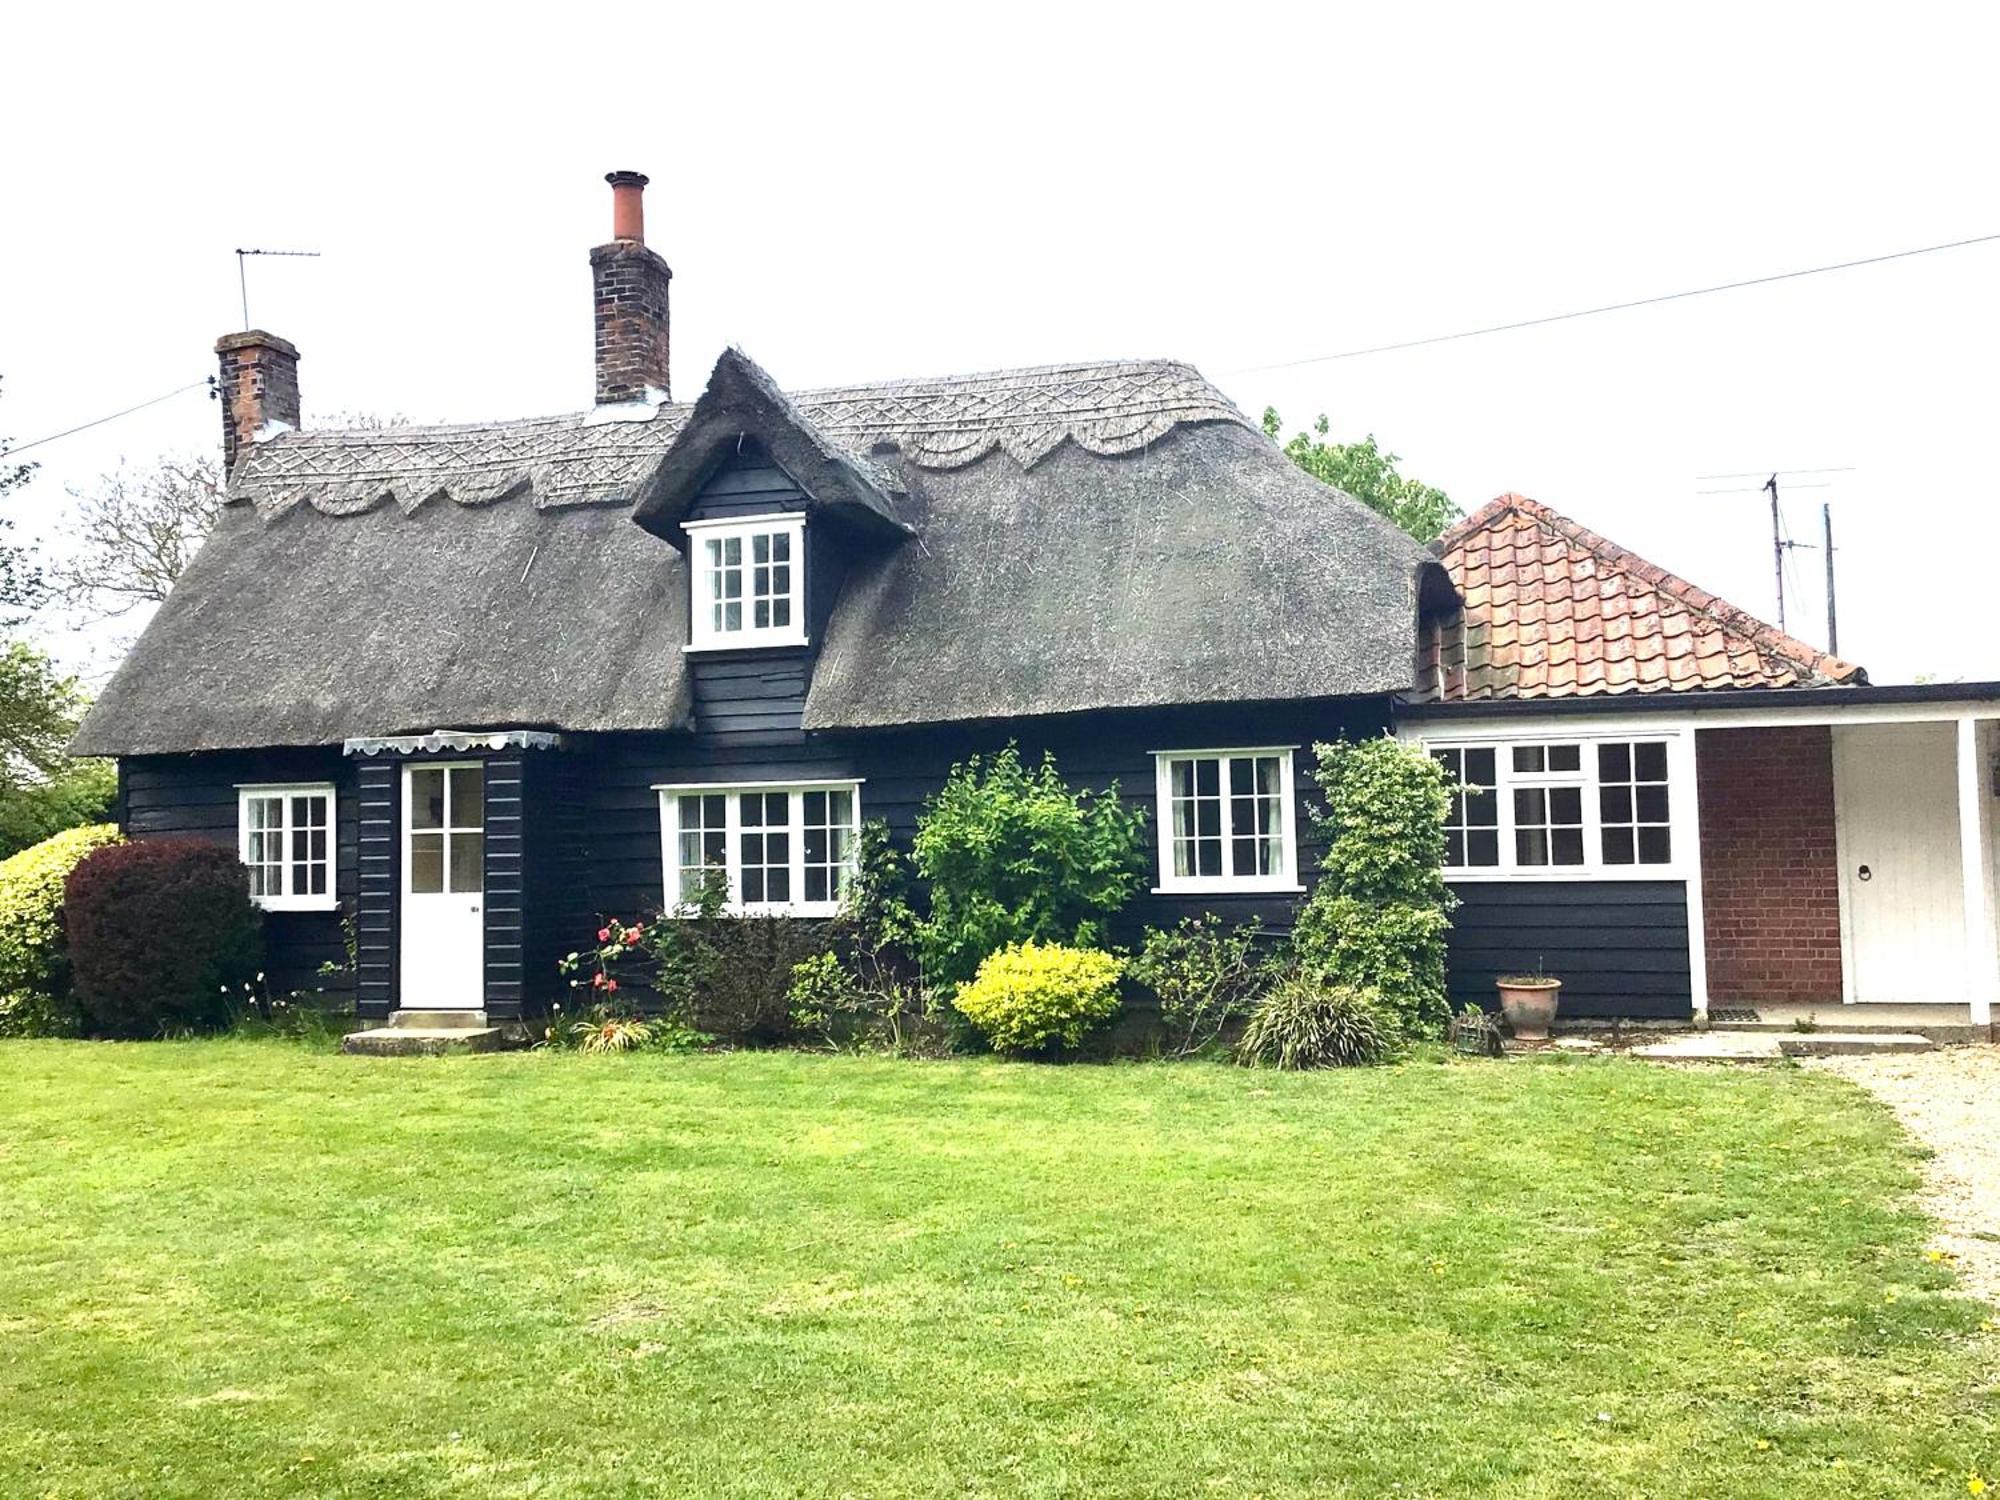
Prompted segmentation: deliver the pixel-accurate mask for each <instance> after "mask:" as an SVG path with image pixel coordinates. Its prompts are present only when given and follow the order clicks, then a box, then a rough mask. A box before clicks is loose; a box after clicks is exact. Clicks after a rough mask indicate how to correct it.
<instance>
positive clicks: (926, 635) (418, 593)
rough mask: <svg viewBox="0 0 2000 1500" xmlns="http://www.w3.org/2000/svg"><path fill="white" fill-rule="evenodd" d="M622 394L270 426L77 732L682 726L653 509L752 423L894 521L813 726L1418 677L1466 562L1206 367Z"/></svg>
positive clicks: (109, 738)
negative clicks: (696, 397) (404, 423)
mask: <svg viewBox="0 0 2000 1500" xmlns="http://www.w3.org/2000/svg"><path fill="white" fill-rule="evenodd" d="M711 397H712V398H713V399H711ZM606 415H607V414H606V413H593V414H585V415H581V416H572V417H558V418H545V419H535V420H529V421H519V422H502V423H493V424H487V425H483V426H471V427H438V428H409V427H403V428H384V429H376V430H369V431H360V432H311V431H306V432H298V433H291V434H286V435H283V436H280V437H277V438H273V439H271V440H268V441H266V442H264V443H260V444H258V445H257V446H256V447H254V448H252V449H250V450H248V451H247V452H246V454H245V455H244V456H243V458H242V459H241V460H240V461H239V463H238V465H237V468H236V471H235V473H234V474H233V475H232V477H231V482H230V489H229V495H228V504H227V505H226V506H225V509H224V515H223V518H222V521H221V523H220V524H219V525H218V527H217V529H216V531H215V533H214V535H213V536H212V537H211V538H210V539H209V541H208V543H207V544H206V545H205V546H204V547H203V548H202V550H201V552H200V553H199V554H198V555H197V557H196V558H195V560H194V562H193V563H192V564H191V565H190V567H189V568H188V571H187V573H186V574H185V575H184V576H183V578H182V579H181V581H180V583H179V585H178V586H177V587H176V588H175V590H174V592H173V595H172V597H171V598H170V599H169V600H168V601H167V603H166V604H165V605H164V606H162V607H161V609H160V611H159V613H158V615H157V616H156V617H155V619H154V621H153V623H152V624H151V625H150V626H149V627H148V629H147V631H146V633H145V634H144V636H143V637H142V638H141V639H140V641H139V643H138V645H137V646H136V647H135V648H134V649H133V651H132V654H131V655H130V656H129V657H128V658H127V660H126V661H125V663H124V665H123V666H122V667H121V668H120V670H119V672H118V674H117V675H116V676H115V677H114V678H113V680H112V682H111V684H110V685H109V686H108V687H107V688H106V690H105V692H104V694H103V696H102V697H101V698H100V699H99V700H98V703H97V706H96V707H95V708H94V709H93V710H92V712H91V714H90V716H89V717H88V718H87V719H86V721H85V723H84V726H83V728H82V730H81V731H80V732H79V733H78V735H77V739H76V744H75V749H76V751H77V752H78V753H80V754H99V755H120V754H144V753H154V752H173V751H191V750H204V749H222V748H243V747H255V746H263V745H280V744H291V745H296V744H330V743H336V742H339V741H342V740H345V739H348V738H352V737H357V736H369V735H389V734H402V733H420V732H423V731H427V730H430V729H435V728H455V729H458V728H483V727H488V726H495V725H504V726H509V727H515V726H519V727H529V726H545V727H549V728H554V729H563V730H574V731H586V732H587V731H601V730H638V729H684V728H686V727H688V724H689V691H688V683H687V675H686V658H685V656H684V654H683V652H682V651H681V646H682V644H683V643H684V641H685V639H686V630H687V621H686V615H687V603H686V591H687V585H686V573H685V565H684V561H683V558H682V555H681V553H680V551H679V550H678V549H677V548H676V547H675V546H674V545H673V544H671V543H669V542H668V541H665V540H662V539H661V538H660V537H658V536H655V535H650V534H649V533H648V532H647V530H645V529H642V527H641V526H640V525H637V524H634V511H635V508H636V509H637V510H638V511H640V512H642V513H643V514H644V516H645V518H646V519H648V520H649V521H650V522H651V524H653V525H654V526H655V527H657V528H661V529H662V530H663V531H664V532H665V533H666V534H668V535H672V534H674V533H675V530H676V527H675V524H674V523H675V522H676V521H677V519H678V517H679V516H680V515H682V514H684V513H685V507H686V504H687V500H688V496H689V494H690V492H691V488H692V487H693V486H694V485H696V484H698V483H699V481H700V479H701V477H702V475H703V473H704V471H705V469H706V468H707V467H709V466H711V465H712V463H713V461H714V459H715V457H716V456H717V454H718V453H719V451H720V449H719V445H720V444H721V443H722V442H723V441H724V439H725V437H727V438H729V439H731V440H733V438H734V437H735V436H736V435H739V434H737V433H732V432H731V431H730V429H731V428H732V427H735V428H738V429H740V435H745V436H750V435H754V436H756V437H758V439H759V440H760V441H761V442H763V443H764V444H765V446H766V447H767V449H769V450H770V451H771V452H772V453H773V455H774V456H776V457H777V458H779V460H780V461H781V462H782V463H783V464H784V465H785V466H786V467H787V469H788V472H792V474H793V477H794V479H796V480H799V481H801V484H802V488H805V489H806V490H807V492H808V493H809V494H812V495H813V496H814V499H815V502H816V503H820V504H823V505H825V506H826V507H828V509H829V510H830V512H831V513H834V514H838V515H840V516H841V517H842V518H843V520H844V521H845V522H848V523H850V524H853V525H855V526H857V527H859V528H860V530H861V531H863V532H865V533H866V538H865V540H866V545H864V546H861V547H859V548H858V549H857V552H856V554H855V558H854V563H853V567H852V569H851V571H850V574H849V578H848V581H847V583H846V585H845V587H844V588H843V590H842V593H841V596H840V598H839V600H838V602H837V604H836V607H835V610H834V614H833V618H832V620H831V622H830V625H829V627H828V629H827V632H826V635H825V638H824V640H823V642H822V643H821V647H820V660H819V663H818V666H817V668H816V671H815V674H814V680H813V686H812V691H811V697H810V700H809V702H808V704H807V723H808V726H809V727H814V728H822V729H836V728H843V727H861V726H866V725H878V724H899V723H915V722H941V721H947V720H959V719H991V718H1008V717H1014V716H1017V715H1024V714H1034V713H1054V712H1069V711H1079V710H1086V709H1093V708H1107V707H1133V706H1142V705H1150V704H1159V703H1171V702H1219V701H1261V700H1276V699H1287V698H1298V697H1318V696H1339V695H1345V694H1363V693H1367V694H1372V693H1386V692H1392V691H1396V690H1399V689H1402V688H1406V687H1408V686H1409V685H1410V682H1411V679H1412V675H1413V672H1412V669H1413V652H1414V645H1415V622H1416V616H1417V595H1418V591H1419V588H1420V586H1422V587H1425V588H1429V589H1433V590H1435V589H1437V588H1440V587H1442V586H1443V584H1442V573H1441V571H1440V570H1439V569H1438V567H1437V564H1436V563H1435V561H1434V560H1433V559H1431V558H1429V556H1428V555H1427V554H1426V553H1425V552H1424V551H1423V550H1422V549H1420V548H1419V547H1417V545H1416V544H1415V543H1414V542H1411V541H1410V540H1408V539H1407V538H1406V537H1404V536H1403V535H1402V533H1401V532H1399V531H1397V530H1396V529H1395V528H1394V527H1392V526H1390V525H1389V524H1388V523H1387V522H1386V521H1383V520H1381V519H1380V518H1379V517H1377V516H1375V515H1374V514H1373V513H1372V512H1370V511H1368V510H1367V509H1366V508H1365V507H1363V506H1362V505H1360V504H1359V503H1357V502H1355V501H1353V500H1350V499H1348V498H1347V497H1345V496H1342V495H1340V494H1338V493H1337V492H1335V491H1332V490H1329V489H1327V488H1326V487H1324V486H1322V485H1320V484H1318V483H1317V482H1316V481H1313V480H1311V479H1309V478H1307V477H1306V476H1305V475H1303V474H1302V473H1300V472H1299V471H1298V470H1297V469H1296V468H1295V467H1294V466H1293V465H1291V464H1290V462H1289V461H1287V460H1286V459H1285V458H1284V457H1283V456H1282V455H1281V454H1280V453H1279V452H1278V451H1277V450H1276V449H1275V448H1274V447H1273V446H1272V445H1271V444H1270V443H1269V442H1268V441H1267V440H1266V439H1265V438H1264V437H1263V435H1262V434H1261V433H1258V432H1256V431H1254V430H1253V429H1252V428H1251V427H1250V426H1249V424H1248V423H1246V422H1245V421H1244V419H1243V417H1242V415H1241V413H1239V412H1238V411H1237V410H1236V409H1235V407H1234V406H1232V405H1231V404H1230V403H1229V401H1228V400H1227V398H1225V397H1224V396H1222V395H1221V394H1220V393H1219V392H1218V391H1216V390H1215V389H1214V388H1213V387H1212V386H1210V385H1209V384H1208V383H1207V382H1206V381H1204V380H1203V379H1202V378H1201V376H1200V375H1199V374H1197V373H1196V372H1195V371H1194V370H1192V369H1191V368H1189V367H1188V366H1186V365H1181V364H1175V363H1170V362H1165V361H1140V362H1125V363H1116V364H1098V365H1067V366H1049V367H1045V368H1041V369H1034V370H1015V371H1005V372H1000V373H997V374H992V375H979V376H957V377H951V378H948V379H943V380H931V381H900V382H892V383H887V384H881V385H870V386H856V387H846V388H842V389H838V390H829V391H812V392H802V393H797V394H794V395H791V396H789V397H787V396H786V395H784V394H783V393H781V392H779V391H778V390H777V388H776V386H775V385H773V384H771V383H770V381H769V378H768V377H767V376H765V375H764V374H763V372H762V371H760V370H758V369H757V367H756V366H755V365H753V364H751V363H750V362H749V361H748V360H747V359H744V358H742V357H741V356H740V355H734V354H731V355H728V356H725V357H724V360H723V361H722V363H721V364H720V365H719V366H718V368H717V373H716V378H715V380H714V381H713V382H712V384H711V392H710V395H709V396H705V397H704V398H703V401H702V402H698V403H696V404H695V405H694V406H693V407H688V406H671V405H670V406H663V407H660V408H659V409H658V410H657V411H656V412H654V413H652V414H650V416H648V415H647V414H646V413H644V412H641V413H640V414H639V415H640V416H641V417H642V420H636V421H634V420H606V419H605V417H606ZM625 415H629V414H625ZM683 437H685V439H686V441H685V442H682V441H681V440H682V439H683ZM799 469H803V470H805V471H806V472H805V473H800V472H798V470H799ZM912 533H913V534H912Z"/></svg>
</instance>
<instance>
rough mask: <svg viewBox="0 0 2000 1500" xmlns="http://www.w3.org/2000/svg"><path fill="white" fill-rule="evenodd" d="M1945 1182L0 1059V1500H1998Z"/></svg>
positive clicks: (1788, 1162)
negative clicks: (1942, 1243) (1206, 1499)
mask: <svg viewBox="0 0 2000 1500" xmlns="http://www.w3.org/2000/svg"><path fill="white" fill-rule="evenodd" d="M1912 1162H1913V1158H1912V1155H1911V1151H1910V1148H1909V1147H1908V1146H1907V1145H1906V1144H1905V1143H1904V1141H1903V1140H1902V1138H1901V1137H1900V1136H1899V1134H1898V1132H1897V1130H1896V1128H1895V1126H1894V1125H1893V1123H1892V1122H1891V1121H1890V1119H1889V1118H1888V1117H1887V1116H1886V1115H1885V1114H1884V1113H1883V1112H1882V1111H1880V1110H1879V1109H1878V1108H1876V1107H1875V1106H1874V1105H1872V1104H1871V1103H1870V1102H1868V1101H1867V1100H1866V1099H1865V1098H1864V1097H1863V1096H1862V1095H1860V1094H1859V1093H1857V1092H1855V1091H1853V1090H1851V1089H1849V1088H1847V1087H1845V1086H1844V1085H1841V1084H1840V1083H1838V1082H1836V1081H1834V1080H1832V1079H1829V1078H1825V1077H1821V1076H1817V1075H1808V1074H1803V1073H1797V1072H1789V1071H1788V1072H1747V1071H1746V1072H1728V1073H1722V1072H1717V1073H1690V1072H1675V1071H1668V1070H1665V1069H1654V1068H1647V1067H1645V1066H1643V1065H1640V1064H1636V1063H1629V1062H1593V1063H1577V1064H1565V1063H1564V1062H1562V1061H1560V1060H1551V1061H1548V1062H1544V1063H1519V1062H1516V1063H1507V1064H1494V1063H1472V1062H1467V1063H1458V1064H1450V1065H1441V1064H1438V1063H1435V1062H1430V1063H1413V1064H1410V1065H1407V1066H1403V1067H1398V1068H1391V1069H1381V1070H1374V1071H1368V1072H1359V1073H1344V1074H1322V1075H1307V1076H1278V1075H1272V1074H1256V1073H1246V1072H1242V1071H1239V1070H1234V1069H1230V1068H1225V1067H1220V1066H1205V1065H1179V1066H1146V1067H1141V1066H1127V1067H1116V1068H1102V1067H1072V1068H1047V1067H1032V1066H1010V1065H1004V1064H999V1063H990V1062H976V1061H967V1062H957V1063H913V1062H895V1061H886V1060H869V1059H850V1058H824V1057H808V1056H798V1055H783V1054H777V1055H742V1056H698V1057H685V1058H681V1057H637V1058H608V1059H591V1058H584V1057H578V1056H574V1055H543V1054H516V1055H509V1056H499V1057H467V1058H453V1059H445V1060H409V1061H387V1060H361V1059H344V1058H339V1057H334V1056H329V1055H322V1054H316V1053H310V1052H307V1051H304V1050H302V1049H299V1048H296V1047H292V1046H288V1045H286V1044H283V1043H277V1042H248V1041H227V1040H225V1041H209V1042H190V1043H154V1044H147V1045H130V1046H112V1045H91V1044H78V1043H7V1044H0V1496H6V1497H9V1500H13V1497H27V1496H39V1495H61V1496H110V1495H119V1496H140V1495H143V1496H168V1495H187V1496H202V1497H231V1500H234V1497H243V1496H258V1495H281V1494H282V1495H292V1494H298V1495H395V1496H406V1495H418V1496H429V1495H466V1496H486V1495H521V1496H538V1497H549V1496H564V1497H568V1496H577V1497H582V1496H590V1497H600V1496H621V1495H650V1494H698V1495H732V1496H736V1495H740V1496H760V1497H761V1496H777V1495H791V1494H800V1495H815V1496H845V1495H963V1496H976V1495H1076V1496H1085V1495H1088V1496H1102V1495H1145V1496H1159V1495H1200V1496H1254V1495H1265V1496H1280V1495H1315V1496H1320V1495H1357V1496H1360V1495H1366V1496H1381V1495H1387V1494H1391V1493H1395V1494H1400V1495H1406V1496H1419V1495H1440V1496H1445V1495H1465V1494H1476V1495H1507V1496H1560V1497H1563V1500H1583V1497H1593V1496H1597V1495H1658V1496H1675V1497H1683V1496H1697V1495H1699V1496H1724V1495H1769V1496H1797V1495H1802V1494H1808V1493H1811V1494H1829V1495H1869V1496H1874V1495H1939V1496H1941V1495H1964V1494H1965V1493H1966V1477H1967V1473H1968V1471H1970V1470H1972V1469H1974V1468H1979V1469H1981V1470H1982V1472H1985V1473H1987V1474H1991V1473H1992V1471H1993V1468H1994V1467H1995V1466H2000V1435H1996V1420H2000V1419H1996V1409H1997V1408H2000V1402H1996V1395H1995V1391H1994V1389H1993V1388H1992V1386H1991V1385H1990V1384H1983V1383H1982V1378H1981V1370H1982V1368H1984V1369H1987V1370H1991V1369H1992V1368H1993V1367H1994V1364H1995V1361H1996V1356H2000V1339H1996V1337H1995V1335H1994V1333H1993V1331H1992V1325H1991V1324H1990V1323H1989V1324H1987V1325H1986V1326H1985V1327H1984V1328H1983V1329H1982V1326H1981V1325H1982V1317H1983V1316H1984V1314H1985V1312H1986V1311H1987V1310H1986V1309H1982V1308H1980V1307H1978V1306H1976V1305H1973V1304H1970V1303H1968V1302H1966V1301H1964V1300H1963V1299H1960V1298H1957V1297H1954V1296H1951V1295H1949V1287H1950V1282H1951V1277H1950V1273H1949V1270H1948V1268H1945V1267H1941V1266H1938V1265H1934V1264H1932V1263H1930V1262H1929V1261H1928V1260H1927V1259H1926V1256H1925V1254H1924V1250H1923V1240H1924V1235H1925V1226H1924V1223H1923V1221H1922V1220H1921V1219H1920V1218H1919V1217H1917V1216H1916V1215H1915V1214H1914V1213H1913V1212H1911V1211H1910V1209H1909V1208H1908V1207H1907V1206H1905V1195H1906V1194H1907V1193H1908V1191H1909V1190H1910V1188H1911V1187H1912V1185H1913V1182H1914V1175H1913V1166H1912ZM1393 1486H1400V1488H1397V1489H1392V1487H1393Z"/></svg>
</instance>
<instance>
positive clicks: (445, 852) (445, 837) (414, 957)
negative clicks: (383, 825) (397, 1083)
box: [400, 764, 486, 1010]
mask: <svg viewBox="0 0 2000 1500" xmlns="http://www.w3.org/2000/svg"><path fill="white" fill-rule="evenodd" d="M485 905H486V772H485V770H484V768H482V767H480V766H478V765H428V764H426V765H412V766H407V767H405V768H404V770H403V941H402V956H403V973H402V982H401V985H400V991H401V1004H402V1008H403V1009H404V1010H478V1009H480V1008H481V1007H482V1006H483V1005H484V1004H485V995H486V923H485V918H484V917H483V916H482V915H481V913H482V911H483V910H484V908H485Z"/></svg>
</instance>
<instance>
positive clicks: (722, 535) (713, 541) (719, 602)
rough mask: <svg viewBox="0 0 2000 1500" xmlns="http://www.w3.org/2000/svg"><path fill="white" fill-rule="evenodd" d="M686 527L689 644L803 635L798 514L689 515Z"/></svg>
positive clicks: (798, 639)
mask: <svg viewBox="0 0 2000 1500" xmlns="http://www.w3.org/2000/svg"><path fill="white" fill-rule="evenodd" d="M686 530H687V534H688V567H689V576H690V578H691V579H692V587H691V594H692V603H693V616H692V618H691V619H690V621H689V626H690V630H689V634H688V649H689V650H690V651H704V650H715V649H724V648H732V647H738V646H803V645H804V644H805V643H806V611H805V599H806V595H805V576H806V567H805V552H806V548H805V542H806V518H805V517H804V516H801V515H793V514H785V515H769V516H753V517H751V518H749V519H747V520H745V519H741V518H736V517H731V518H729V519H726V520H716V521H689V522H687V523H686Z"/></svg>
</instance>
